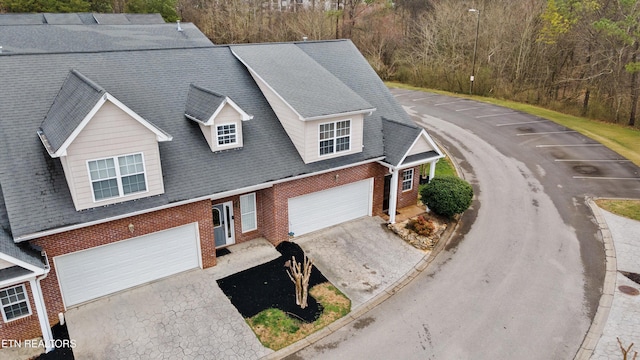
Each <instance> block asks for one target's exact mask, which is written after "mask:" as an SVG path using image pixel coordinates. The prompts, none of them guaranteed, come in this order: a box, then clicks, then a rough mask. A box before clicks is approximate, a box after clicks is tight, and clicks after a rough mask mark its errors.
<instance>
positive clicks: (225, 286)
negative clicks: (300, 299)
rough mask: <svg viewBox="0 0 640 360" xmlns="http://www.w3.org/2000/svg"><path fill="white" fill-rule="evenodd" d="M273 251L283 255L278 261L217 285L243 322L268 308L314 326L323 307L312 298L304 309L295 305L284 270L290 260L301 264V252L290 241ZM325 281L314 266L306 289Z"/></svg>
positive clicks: (291, 288)
mask: <svg viewBox="0 0 640 360" xmlns="http://www.w3.org/2000/svg"><path fill="white" fill-rule="evenodd" d="M276 250H278V251H279V252H280V254H282V255H281V256H280V257H279V258H277V259H275V260H272V261H269V262H268V263H265V264H262V265H258V266H256V267H253V268H251V269H247V270H245V271H242V272H239V273H236V274H233V275H230V276H228V277H226V278H224V279H220V280H218V285H219V286H220V288H221V289H222V291H223V292H224V293H225V295H227V297H228V298H229V300H231V303H232V304H233V305H234V306H235V307H236V309H238V311H239V312H240V314H242V316H243V317H245V318H249V317H252V316H255V315H256V314H258V313H259V312H261V311H263V310H266V309H269V308H277V309H280V310H282V311H284V312H285V313H286V314H288V315H289V316H291V317H294V318H299V319H301V320H302V321H305V322H307V323H310V322H313V321H314V320H316V319H318V317H320V315H321V314H322V310H323V309H322V305H320V304H319V303H318V302H317V301H316V299H314V298H313V297H312V296H311V295H309V298H308V306H307V307H306V308H305V309H301V308H300V306H298V305H296V295H295V285H294V284H293V282H292V281H291V279H289V276H288V275H287V272H286V271H287V268H286V267H285V266H284V264H285V262H287V261H288V260H291V256H295V258H296V261H297V262H302V261H303V256H304V251H302V249H301V248H300V246H298V245H297V244H294V243H292V242H289V241H284V242H282V243H280V244H279V245H278V246H277V247H276ZM326 281H327V278H325V277H324V276H323V275H322V273H320V270H318V269H317V268H316V267H315V266H313V269H312V270H311V277H310V278H309V289H310V288H312V287H313V286H315V285H317V284H321V283H323V282H326Z"/></svg>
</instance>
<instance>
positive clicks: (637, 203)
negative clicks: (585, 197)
mask: <svg viewBox="0 0 640 360" xmlns="http://www.w3.org/2000/svg"><path fill="white" fill-rule="evenodd" d="M596 204H598V206H599V207H601V208H603V209H605V210H607V211H609V212H612V213H614V214H617V215H620V216H624V217H626V218H629V219H633V220H638V221H640V200H608V199H599V200H596Z"/></svg>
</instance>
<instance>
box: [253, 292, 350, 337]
mask: <svg viewBox="0 0 640 360" xmlns="http://www.w3.org/2000/svg"><path fill="white" fill-rule="evenodd" d="M291 286H293V284H292V285H291ZM309 296H313V297H314V298H315V299H316V300H317V301H318V302H319V303H320V304H321V305H322V307H323V309H324V310H323V311H322V314H321V315H320V317H319V318H318V319H317V320H316V321H314V322H312V323H310V324H307V323H304V322H302V321H300V320H299V319H294V318H292V317H290V316H288V315H287V314H285V313H284V312H283V311H282V310H279V309H267V310H263V311H261V312H260V313H258V314H257V315H256V316H254V317H252V318H248V319H245V320H246V322H247V324H249V327H251V329H252V330H253V332H254V333H255V334H256V336H257V337H258V339H259V340H260V342H261V343H262V345H264V346H266V347H268V348H270V349H273V350H279V349H282V348H283V347H286V346H288V345H290V344H293V343H294V342H296V341H299V340H300V339H303V338H304V337H306V336H307V335H309V334H312V333H313V332H315V331H318V330H320V329H322V328H323V327H325V326H327V325H328V324H330V323H332V322H334V321H336V320H337V319H340V318H341V317H343V316H345V315H346V314H348V313H349V311H351V301H350V300H349V299H348V298H347V297H346V296H345V295H344V294H343V293H341V292H340V290H338V289H337V288H336V287H335V286H333V285H331V284H330V283H328V282H325V283H322V284H318V285H316V286H314V287H313V288H312V289H310V290H309Z"/></svg>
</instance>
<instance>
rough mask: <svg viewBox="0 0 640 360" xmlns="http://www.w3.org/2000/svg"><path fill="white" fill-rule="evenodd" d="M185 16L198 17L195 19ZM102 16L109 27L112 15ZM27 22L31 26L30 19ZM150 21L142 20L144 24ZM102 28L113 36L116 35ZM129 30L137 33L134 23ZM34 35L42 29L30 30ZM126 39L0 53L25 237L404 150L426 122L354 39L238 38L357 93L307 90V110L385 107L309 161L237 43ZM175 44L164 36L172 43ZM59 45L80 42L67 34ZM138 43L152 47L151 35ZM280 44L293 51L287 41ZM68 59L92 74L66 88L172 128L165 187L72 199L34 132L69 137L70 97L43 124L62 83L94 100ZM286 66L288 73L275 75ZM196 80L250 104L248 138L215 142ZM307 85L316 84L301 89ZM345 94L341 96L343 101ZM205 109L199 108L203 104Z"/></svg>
mask: <svg viewBox="0 0 640 360" xmlns="http://www.w3.org/2000/svg"><path fill="white" fill-rule="evenodd" d="M148 26H151V27H155V26H156V25H148ZM183 26H184V27H185V28H186V27H189V28H192V27H191V26H192V25H190V24H184V25H183ZM86 27H87V28H89V30H87V31H89V32H93V31H94V28H95V27H93V26H86ZM102 27H103V29H104V27H105V25H103V26H102ZM27 28H28V27H27ZM126 28H127V29H130V30H129V31H130V32H129V35H132V34H139V33H138V29H137V28H136V26H134V25H129V26H127V27H126ZM193 29H195V28H193ZM1 30H2V27H0V31H1ZM65 31H67V30H65ZM110 31H113V32H114V34H115V33H120V34H121V35H122V36H123V39H124V38H126V36H125V35H126V34H127V31H128V30H125V29H124V27H121V28H118V27H113V28H112V30H109V31H107V30H103V32H105V33H106V32H110ZM195 31H197V29H195ZM25 32H26V33H27V34H29V35H30V36H31V35H33V33H32V32H31V30H29V29H27V30H25ZM144 33H145V31H142V32H141V34H144ZM70 34H71V33H70ZM77 36H78V38H80V39H85V37H87V38H88V37H89V36H88V35H87V34H84V33H79V34H77ZM105 36H106V37H107V38H111V37H113V36H115V35H113V34H105ZM132 36H134V37H136V38H137V36H138V35H132ZM141 36H142V37H144V36H143V35H141ZM27 38H28V37H27ZM83 41H84V40H83ZM137 41H142V40H137ZM33 42H38V40H37V39H34V40H33ZM134 42H135V41H134ZM142 42H143V41H142ZM114 44H116V45H114ZM123 44H124V42H123V43H118V42H113V41H104V42H103V45H104V46H105V48H107V49H109V50H108V51H90V52H86V51H83V50H79V51H77V52H68V53H46V52H45V53H42V52H39V53H29V54H16V53H13V54H3V56H2V57H1V58H0V59H1V60H2V63H3V66H2V67H0V78H2V79H3V82H5V83H7V84H12V86H11V88H10V89H9V88H7V87H5V88H3V90H0V114H1V116H0V127H1V128H2V129H3V131H2V132H0V184H1V186H2V189H3V190H4V203H5V209H6V214H7V217H8V219H9V221H10V223H11V232H12V235H13V237H15V238H20V237H25V236H29V235H30V234H33V233H37V232H40V231H45V230H50V229H55V228H59V227H64V226H70V225H77V224H82V223H85V222H90V221H96V220H101V219H105V218H109V217H114V216H121V215H124V214H127V213H131V212H135V211H143V210H146V209H150V208H154V207H158V206H162V205H167V204H171V203H175V202H178V201H183V200H188V199H193V198H198V197H202V196H210V195H214V194H218V193H222V192H225V191H230V190H235V189H238V188H244V187H248V186H252V185H257V184H262V183H265V182H270V181H275V180H280V179H286V178H291V177H295V176H298V175H304V174H312V173H314V172H317V171H322V170H328V169H331V168H334V167H338V166H345V165H349V164H353V163H356V162H361V161H365V160H373V159H378V158H381V157H383V156H385V155H386V156H388V157H389V158H390V159H395V158H397V157H398V156H400V157H401V156H402V155H403V154H404V153H403V151H405V152H406V149H407V148H408V147H409V146H410V145H411V143H412V142H413V140H414V139H415V136H417V134H418V133H419V129H418V128H417V127H416V126H415V125H412V123H411V121H410V120H409V118H408V116H407V115H406V113H404V111H403V110H402V108H401V107H400V106H399V105H398V104H397V103H396V102H395V100H394V99H393V96H392V95H391V94H390V93H389V91H388V90H387V88H386V87H385V86H384V84H383V83H382V81H380V79H379V78H378V77H377V75H376V74H375V72H374V71H373V69H371V68H370V66H369V65H368V63H367V62H366V60H365V59H364V57H362V55H361V54H360V53H359V52H358V50H357V49H356V48H355V46H354V45H353V44H352V43H351V42H350V41H345V40H342V41H327V42H305V43H297V44H272V45H259V46H256V47H253V46H240V47H236V46H233V48H234V50H235V49H236V48H242V49H252V50H251V51H252V52H253V51H254V50H256V49H262V50H261V51H265V52H266V53H267V54H271V55H273V54H274V53H276V52H280V53H281V52H283V51H291V52H292V53H294V54H295V55H294V56H295V58H296V59H305V60H304V61H302V62H300V63H295V62H294V63H291V64H289V65H290V66H289V68H288V71H291V73H292V79H295V76H297V75H295V74H302V73H305V69H306V66H311V67H312V68H313V70H312V71H310V73H313V74H315V75H314V76H320V75H319V74H325V75H326V76H327V77H328V83H329V84H337V85H336V86H337V87H338V88H339V90H338V91H337V93H338V94H341V96H342V97H343V98H346V99H350V100H353V103H350V104H344V106H343V105H339V106H338V107H333V106H327V105H326V104H325V103H322V101H319V99H320V98H321V96H318V97H317V99H312V98H310V97H306V96H294V97H296V98H297V99H298V101H303V100H304V99H309V103H310V105H309V106H307V105H304V104H302V105H300V106H301V107H302V108H304V109H305V110H308V112H307V113H308V114H320V113H324V112H325V111H327V110H328V111H332V112H336V111H346V110H347V109H349V110H355V109H363V108H367V107H375V108H376V109H377V110H376V111H374V112H373V113H372V114H371V115H368V116H366V117H365V122H364V123H365V125H364V140H363V142H364V148H363V151H362V152H361V153H357V154H352V155H348V156H343V157H339V158H334V159H329V160H324V161H319V162H314V163H311V164H305V163H304V162H303V161H302V159H301V158H300V156H299V154H298V152H297V151H296V149H295V147H294V146H293V144H292V142H291V140H290V139H289V137H288V136H287V134H286V132H285V131H284V129H283V128H282V125H281V124H280V122H279V121H278V119H277V117H276V115H275V114H274V112H273V110H272V109H271V107H270V106H269V103H268V102H267V101H266V99H265V98H264V96H263V95H262V93H261V91H260V89H259V88H258V87H257V86H256V83H255V82H254V80H253V78H252V77H251V75H250V74H249V72H248V71H247V69H246V68H245V66H244V65H243V64H242V63H241V62H240V61H238V59H237V58H236V57H235V56H234V55H233V54H232V52H231V47H230V46H213V45H209V46H206V47H198V46H191V45H192V42H191V41H189V40H187V41H186V45H185V46H178V47H176V48H164V49H162V48H160V49H154V50H135V51H130V49H129V48H128V47H127V46H124V45H123ZM168 44H169V43H166V44H165V45H167V46H169V45H168ZM24 45H25V46H26V47H30V46H31V45H32V44H31V43H30V42H26V43H25V44H24ZM121 45H123V46H121ZM282 45H287V46H282ZM63 47H69V48H74V46H72V45H67V44H65V45H64V46H63ZM36 48H38V46H36ZM142 48H143V49H146V48H145V46H144V45H143V46H142ZM240 51H243V50H240ZM271 55H270V56H271ZM284 55H285V56H284V57H285V58H287V57H286V53H285V54H284ZM269 59H270V58H269V56H267V57H265V58H263V60H264V61H269ZM252 61H255V59H254V60H252ZM276 65H277V63H272V64H270V65H269V66H271V67H273V66H276ZM261 69H262V68H261ZM71 70H76V71H77V72H78V73H80V74H82V75H84V76H85V77H86V78H87V79H90V80H91V81H89V82H87V81H80V82H79V83H77V84H75V85H74V86H69V89H74V88H83V89H84V90H83V91H88V93H90V94H93V95H91V96H94V95H95V96H99V94H100V93H101V91H106V92H108V93H109V94H111V95H113V96H114V97H116V98H117V99H118V100H120V101H122V102H123V103H125V104H126V105H127V106H128V107H129V108H130V109H131V110H133V111H134V112H136V113H137V114H138V115H140V116H142V117H143V118H144V119H146V120H148V121H149V122H151V123H153V124H155V125H157V126H158V127H159V128H161V129H164V130H166V132H167V133H169V134H171V135H172V136H173V140H172V141H170V142H162V143H160V144H159V148H160V157H161V163H162V169H163V179H164V187H165V193H164V194H162V195H158V196H152V197H149V198H143V199H139V200H135V201H127V202H124V203H119V204H114V205H109V206H102V207H97V208H94V209H87V210H82V211H76V210H75V208H74V206H73V202H72V200H71V195H70V193H69V189H68V186H67V183H66V180H65V176H64V173H63V170H62V166H61V163H60V160H59V159H53V158H51V157H50V156H49V155H48V154H47V152H46V150H45V148H44V147H43V145H42V143H41V142H40V140H39V138H38V136H37V133H36V132H37V130H38V128H39V127H40V126H41V125H42V127H43V129H45V130H46V131H47V132H51V134H55V135H51V137H52V138H55V139H56V140H54V141H53V142H55V143H56V144H58V145H59V144H60V141H61V139H64V138H65V135H66V134H68V128H74V124H75V123H76V122H77V119H78V118H79V117H81V113H83V112H84V110H82V111H79V114H73V113H72V112H69V111H68V109H67V112H66V113H65V111H64V106H62V105H61V107H62V108H63V111H61V112H60V114H68V116H66V117H64V119H63V118H62V117H60V118H59V119H58V120H59V121H58V124H60V123H61V122H62V121H63V120H65V119H67V120H69V123H70V124H69V125H68V128H67V125H65V126H64V127H61V128H60V129H53V128H50V129H46V128H47V125H48V124H47V123H48V122H49V120H45V122H44V123H43V119H45V117H47V114H49V113H51V112H52V111H53V107H52V104H54V100H55V99H56V96H62V95H61V94H62V93H63V92H64V93H65V95H64V96H66V97H67V102H68V101H69V100H68V99H71V98H73V99H77V100H78V103H82V104H84V103H85V102H86V103H87V104H91V102H93V100H94V98H93V97H91V99H89V100H87V98H85V96H87V95H86V93H83V94H84V95H78V96H77V97H74V95H73V93H72V92H70V93H68V94H67V90H68V89H66V88H67V84H66V83H65V80H66V81H70V80H69V79H70V78H71V76H69V74H70V71H71ZM262 71H267V72H270V71H271V70H268V69H267V70H265V69H262ZM72 74H75V75H73V77H74V78H76V79H75V80H73V81H74V82H75V81H76V80H78V79H80V80H82V78H81V77H79V76H78V75H77V73H72ZM283 74H285V73H280V74H278V76H279V77H281V76H283ZM283 80H284V79H278V80H276V81H283ZM319 80H320V79H315V80H314V81H319ZM83 83H84V84H83ZM294 83H295V82H294ZM63 84H65V85H64V86H63ZM87 84H94V85H91V86H89V87H91V88H93V89H94V90H96V91H94V92H93V93H92V91H91V90H90V89H87V88H86V86H87ZM95 84H99V85H95ZM192 84H197V85H198V86H199V87H201V88H202V89H207V90H208V92H211V93H217V94H224V96H228V97H229V98H231V99H233V101H234V102H235V103H236V104H238V106H239V107H240V108H242V109H243V110H244V111H246V112H247V113H249V114H252V115H253V116H254V118H253V119H252V120H251V121H246V122H243V123H242V126H243V143H244V146H243V148H242V149H239V150H230V151H222V152H217V153H212V152H211V150H210V148H209V146H208V144H207V142H206V140H205V139H204V136H203V134H202V132H201V130H200V128H199V126H198V124H196V123H195V122H193V121H189V120H188V119H187V118H186V117H185V109H186V108H189V107H190V105H189V106H187V103H188V101H187V99H188V97H189V94H190V91H193V89H194V88H193V87H192ZM298 85H299V84H298ZM298 85H290V89H288V91H295V89H296V86H298ZM323 86H324V85H323ZM61 89H63V90H64V91H63V90H61ZM97 89H100V90H97ZM307 90H309V89H305V91H307ZM325 91H326V89H319V94H324V92H325ZM200 95H202V94H200ZM309 96H310V95H309ZM324 100H326V99H324ZM342 100H343V99H340V101H338V102H337V103H338V104H342ZM329 103H330V102H329ZM354 104H355V105H354ZM315 106H318V108H315ZM209 110H210V109H208V108H204V109H201V111H202V112H203V114H205V113H207V111H209ZM52 116H53V115H52ZM200 116H204V115H200ZM383 117H386V118H389V119H393V121H394V122H396V123H399V124H401V125H402V126H400V127H395V126H391V127H389V126H388V125H386V126H385V127H383ZM386 122H388V121H385V123H386ZM52 124H53V123H52ZM405 128H406V129H405ZM383 129H384V132H385V134H384V135H385V136H384V137H383ZM398 129H404V130H402V131H399V130H398ZM405 130H406V131H405ZM387 132H398V133H397V134H387ZM66 136H68V135H66ZM47 137H49V135H47ZM385 147H386V149H385ZM398 161H399V158H398ZM34 214H37V216H34Z"/></svg>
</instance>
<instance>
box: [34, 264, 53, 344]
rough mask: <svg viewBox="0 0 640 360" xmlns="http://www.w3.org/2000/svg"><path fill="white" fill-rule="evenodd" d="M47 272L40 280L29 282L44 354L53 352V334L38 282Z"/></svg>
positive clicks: (43, 277) (45, 275) (41, 278)
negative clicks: (43, 344)
mask: <svg viewBox="0 0 640 360" xmlns="http://www.w3.org/2000/svg"><path fill="white" fill-rule="evenodd" d="M48 274H49V271H47V273H46V274H44V276H42V277H40V278H35V279H33V280H30V281H29V284H30V285H31V294H32V295H33V303H34V304H35V305H36V312H37V313H38V322H39V323H40V331H41V332H42V340H44V343H45V352H47V353H48V352H49V351H51V350H53V348H54V346H53V343H52V340H53V334H52V333H51V327H50V326H49V315H47V306H46V304H45V302H44V297H43V296H42V287H41V286H40V281H41V280H43V279H45V278H46V277H47V275H48Z"/></svg>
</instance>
